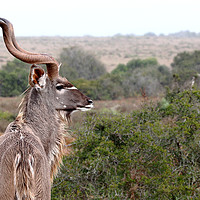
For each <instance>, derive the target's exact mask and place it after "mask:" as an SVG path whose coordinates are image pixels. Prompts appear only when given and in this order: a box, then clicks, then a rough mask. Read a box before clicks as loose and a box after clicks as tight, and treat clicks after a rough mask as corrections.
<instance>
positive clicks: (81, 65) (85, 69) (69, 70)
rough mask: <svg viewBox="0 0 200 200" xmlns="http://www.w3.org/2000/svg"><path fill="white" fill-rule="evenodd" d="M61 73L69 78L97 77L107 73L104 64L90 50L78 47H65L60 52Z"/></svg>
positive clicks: (88, 78)
mask: <svg viewBox="0 0 200 200" xmlns="http://www.w3.org/2000/svg"><path fill="white" fill-rule="evenodd" d="M60 62H61V63H62V66H61V69H60V73H61V75H62V76H64V77H68V78H69V80H70V81H71V80H75V79H81V78H84V79H86V80H91V79H96V78H97V77H99V76H101V75H103V74H105V73H106V70H105V67H104V65H103V64H102V63H101V62H100V61H99V60H97V59H96V58H95V56H94V55H92V54H91V53H89V52H86V51H84V50H82V49H81V48H78V47H70V48H64V49H63V50H62V52H61V54H60Z"/></svg>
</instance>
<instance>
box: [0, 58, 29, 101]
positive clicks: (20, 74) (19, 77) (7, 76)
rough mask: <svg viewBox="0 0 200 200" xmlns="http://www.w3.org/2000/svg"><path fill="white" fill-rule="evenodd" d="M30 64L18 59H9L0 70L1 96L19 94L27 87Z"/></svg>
mask: <svg viewBox="0 0 200 200" xmlns="http://www.w3.org/2000/svg"><path fill="white" fill-rule="evenodd" d="M29 68H30V67H29V66H28V64H25V63H23V62H21V61H19V60H17V59H15V60H13V61H9V62H8V63H7V64H6V65H4V66H3V67H2V69H1V70H0V96H3V97H13V96H18V95H20V94H21V93H22V92H24V90H25V89H26V88H27V85H28V74H29Z"/></svg>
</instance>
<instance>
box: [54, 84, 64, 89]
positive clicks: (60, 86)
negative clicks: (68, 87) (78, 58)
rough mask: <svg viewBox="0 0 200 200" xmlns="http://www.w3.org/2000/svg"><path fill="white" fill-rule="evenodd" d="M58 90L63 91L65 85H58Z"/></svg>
mask: <svg viewBox="0 0 200 200" xmlns="http://www.w3.org/2000/svg"><path fill="white" fill-rule="evenodd" d="M56 89H57V90H62V89H64V85H61V84H59V85H56Z"/></svg>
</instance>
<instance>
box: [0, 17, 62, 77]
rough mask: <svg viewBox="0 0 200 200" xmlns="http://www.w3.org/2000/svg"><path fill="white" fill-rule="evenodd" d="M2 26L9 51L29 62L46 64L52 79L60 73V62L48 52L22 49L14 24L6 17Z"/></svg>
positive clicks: (0, 19)
mask: <svg viewBox="0 0 200 200" xmlns="http://www.w3.org/2000/svg"><path fill="white" fill-rule="evenodd" d="M0 27H1V28H2V31H3V38H4V42H5V45H6V47H7V49H8V51H9V52H10V53H11V54H12V55H13V56H14V57H16V58H18V59H19V60H21V61H23V62H25V63H29V64H46V66H47V72H48V76H49V78H50V79H51V80H53V79H55V78H57V77H58V75H59V64H58V62H57V61H56V60H55V59H54V58H53V57H51V56H49V55H47V54H39V53H32V52H28V51H26V50H24V49H22V48H21V47H20V46H19V45H18V43H17V42H16V39H15V34H14V29H13V25H12V24H11V23H10V22H9V21H8V20H6V19H4V18H0Z"/></svg>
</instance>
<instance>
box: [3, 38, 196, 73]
mask: <svg viewBox="0 0 200 200" xmlns="http://www.w3.org/2000/svg"><path fill="white" fill-rule="evenodd" d="M17 41H18V43H19V44H20V46H22V47H23V48H24V49H26V50H28V51H32V52H41V53H48V54H50V55H53V56H55V57H56V58H57V59H58V58H59V54H60V52H61V51H62V49H63V48H67V47H72V46H79V47H82V48H83V49H84V50H87V51H90V52H92V53H93V54H95V55H96V57H97V58H98V59H100V60H101V61H102V62H103V63H104V64H105V66H106V69H107V71H108V72H110V71H112V70H113V69H114V68H115V67H116V66H117V65H118V64H119V63H122V64H126V63H127V62H128V61H129V60H131V59H133V58H141V59H144V58H149V57H155V58H157V59H158V62H159V63H160V64H164V65H166V66H169V67H170V64H171V63H172V61H173V58H174V56H175V55H176V54H177V53H179V52H183V51H193V50H200V37H172V36H159V37H147V36H137V37H136V36H115V37H89V36H87V37H86V36H85V37H18V38H17ZM12 59H13V57H12V56H11V55H10V54H9V53H8V51H7V50H6V48H5V45H4V43H3V40H2V38H0V67H1V66H2V65H3V64H5V63H6V62H7V61H8V60H12Z"/></svg>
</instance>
